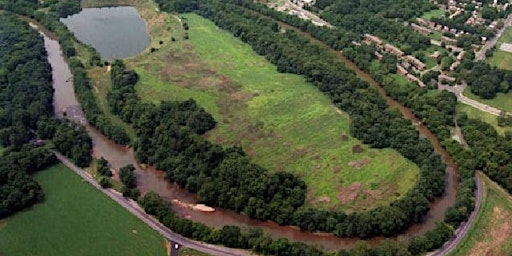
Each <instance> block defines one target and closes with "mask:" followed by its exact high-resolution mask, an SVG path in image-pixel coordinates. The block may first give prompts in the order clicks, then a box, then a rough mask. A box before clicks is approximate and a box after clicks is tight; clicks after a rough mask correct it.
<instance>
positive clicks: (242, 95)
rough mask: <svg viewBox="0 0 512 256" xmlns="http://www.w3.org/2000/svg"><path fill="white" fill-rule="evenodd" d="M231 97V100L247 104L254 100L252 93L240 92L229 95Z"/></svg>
mask: <svg viewBox="0 0 512 256" xmlns="http://www.w3.org/2000/svg"><path fill="white" fill-rule="evenodd" d="M229 97H230V98H231V100H235V101H243V102H245V101H248V100H250V99H252V97H253V94H252V93H250V92H244V91H238V92H234V93H231V94H230V95H229Z"/></svg>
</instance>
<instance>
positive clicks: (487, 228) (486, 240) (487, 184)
mask: <svg viewBox="0 0 512 256" xmlns="http://www.w3.org/2000/svg"><path fill="white" fill-rule="evenodd" d="M479 175H480V176H481V177H482V180H483V184H484V195H483V198H482V206H481V210H480V212H479V213H478V215H477V219H476V221H475V223H474V224H473V226H472V227H471V228H470V230H469V232H468V235H467V236H466V237H465V238H464V239H463V240H462V242H461V244H460V245H459V247H457V248H456V249H455V250H454V251H453V253H451V254H450V256H462V255H475V256H479V255H511V254H512V244H511V243H510V239H512V197H511V196H510V195H509V194H508V193H507V192H505V191H504V190H503V189H502V188H501V187H499V186H498V185H497V184H496V183H494V182H493V181H491V180H490V179H489V178H488V177H487V176H485V175H483V174H479Z"/></svg>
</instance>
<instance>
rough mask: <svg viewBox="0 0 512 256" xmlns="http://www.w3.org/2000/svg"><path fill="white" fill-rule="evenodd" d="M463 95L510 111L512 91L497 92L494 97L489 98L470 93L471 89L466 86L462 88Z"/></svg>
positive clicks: (511, 109) (511, 108) (511, 107)
mask: <svg viewBox="0 0 512 256" xmlns="http://www.w3.org/2000/svg"><path fill="white" fill-rule="evenodd" d="M464 96H466V97H468V98H470V99H473V100H476V101H479V102H482V103H484V104H487V105H489V106H491V107H495V108H497V109H500V110H505V111H508V112H512V92H508V93H497V94H496V97H494V98H493V99H490V100H486V99H481V98H480V97H478V96H477V95H475V94H473V93H471V89H470V88H467V89H466V90H464Z"/></svg>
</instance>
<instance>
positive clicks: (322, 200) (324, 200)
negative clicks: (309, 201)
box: [315, 196, 331, 203]
mask: <svg viewBox="0 0 512 256" xmlns="http://www.w3.org/2000/svg"><path fill="white" fill-rule="evenodd" d="M315 201H316V202H317V203H330V202H331V199H330V198H329V197H328V196H322V197H319V198H318V199H316V200H315Z"/></svg>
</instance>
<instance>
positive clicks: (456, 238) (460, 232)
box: [427, 173, 483, 256]
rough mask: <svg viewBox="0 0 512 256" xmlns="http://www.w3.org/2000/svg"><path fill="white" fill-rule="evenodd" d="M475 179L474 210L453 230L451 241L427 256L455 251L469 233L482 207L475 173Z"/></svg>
mask: <svg viewBox="0 0 512 256" xmlns="http://www.w3.org/2000/svg"><path fill="white" fill-rule="evenodd" d="M475 179H476V200H475V209H474V210H473V212H472V213H471V215H470V216H469V218H468V220H467V221H466V222H464V223H462V224H461V225H460V226H459V228H458V229H457V230H455V233H454V234H453V237H452V239H450V240H449V241H448V242H446V243H445V244H444V245H443V247H441V248H440V249H438V250H436V251H433V252H431V253H429V254H427V256H444V255H448V254H449V253H450V252H452V251H453V249H455V248H456V247H457V246H458V245H459V244H460V242H461V241H462V239H463V238H464V237H465V236H466V234H467V233H468V231H469V228H471V226H472V225H473V222H474V221H475V219H476V216H477V215H478V212H479V211H480V206H481V205H482V194H483V191H482V179H481V178H480V175H478V174H476V173H475Z"/></svg>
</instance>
